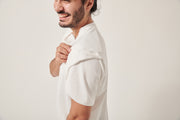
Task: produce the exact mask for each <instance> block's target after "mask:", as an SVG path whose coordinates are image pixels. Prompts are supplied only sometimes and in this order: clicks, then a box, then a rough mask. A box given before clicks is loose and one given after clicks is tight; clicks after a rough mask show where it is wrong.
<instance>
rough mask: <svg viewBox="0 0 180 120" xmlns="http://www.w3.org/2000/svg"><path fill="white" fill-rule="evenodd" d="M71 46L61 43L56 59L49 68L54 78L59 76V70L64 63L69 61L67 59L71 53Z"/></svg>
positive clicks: (57, 49)
mask: <svg viewBox="0 0 180 120" xmlns="http://www.w3.org/2000/svg"><path fill="white" fill-rule="evenodd" d="M70 48H71V46H70V45H67V44H65V43H61V44H60V45H59V46H58V47H57V48H56V57H55V58H54V59H53V60H52V61H51V63H50V65H49V68H50V73H51V75H52V76H53V77H56V76H59V69H60V65H61V64H62V63H65V62H66V61H67V57H68V55H69V53H70V51H71V49H70Z"/></svg>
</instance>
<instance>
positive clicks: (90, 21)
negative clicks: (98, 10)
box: [71, 16, 93, 38]
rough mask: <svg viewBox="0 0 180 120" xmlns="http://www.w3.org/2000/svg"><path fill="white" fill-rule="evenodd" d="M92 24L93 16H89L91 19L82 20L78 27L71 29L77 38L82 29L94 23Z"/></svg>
mask: <svg viewBox="0 0 180 120" xmlns="http://www.w3.org/2000/svg"><path fill="white" fill-rule="evenodd" d="M92 22H93V20H92V18H91V16H89V17H87V19H85V20H82V21H81V22H80V23H79V24H78V25H77V26H76V27H74V28H71V29H72V31H73V35H74V37H75V38H76V37H77V36H78V33H79V30H80V28H81V27H83V26H85V25H87V24H89V23H92Z"/></svg>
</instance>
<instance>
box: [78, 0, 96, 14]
mask: <svg viewBox="0 0 180 120" xmlns="http://www.w3.org/2000/svg"><path fill="white" fill-rule="evenodd" d="M86 1H87V0H81V2H82V4H83V5H84V4H85V2H86ZM96 10H97V0H94V4H93V7H92V8H91V10H90V13H93V12H95V11H96Z"/></svg>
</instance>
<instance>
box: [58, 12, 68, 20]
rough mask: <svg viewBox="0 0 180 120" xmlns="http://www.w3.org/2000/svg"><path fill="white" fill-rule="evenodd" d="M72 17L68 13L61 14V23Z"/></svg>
mask: <svg viewBox="0 0 180 120" xmlns="http://www.w3.org/2000/svg"><path fill="white" fill-rule="evenodd" d="M69 16H70V15H69V14H67V13H61V14H59V20H60V21H64V20H65V19H67V18H68V17H69Z"/></svg>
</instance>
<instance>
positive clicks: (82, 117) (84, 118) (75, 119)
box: [67, 115, 89, 120]
mask: <svg viewBox="0 0 180 120" xmlns="http://www.w3.org/2000/svg"><path fill="white" fill-rule="evenodd" d="M67 120H89V116H86V115H79V116H71V117H70V116H68V117H67Z"/></svg>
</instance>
